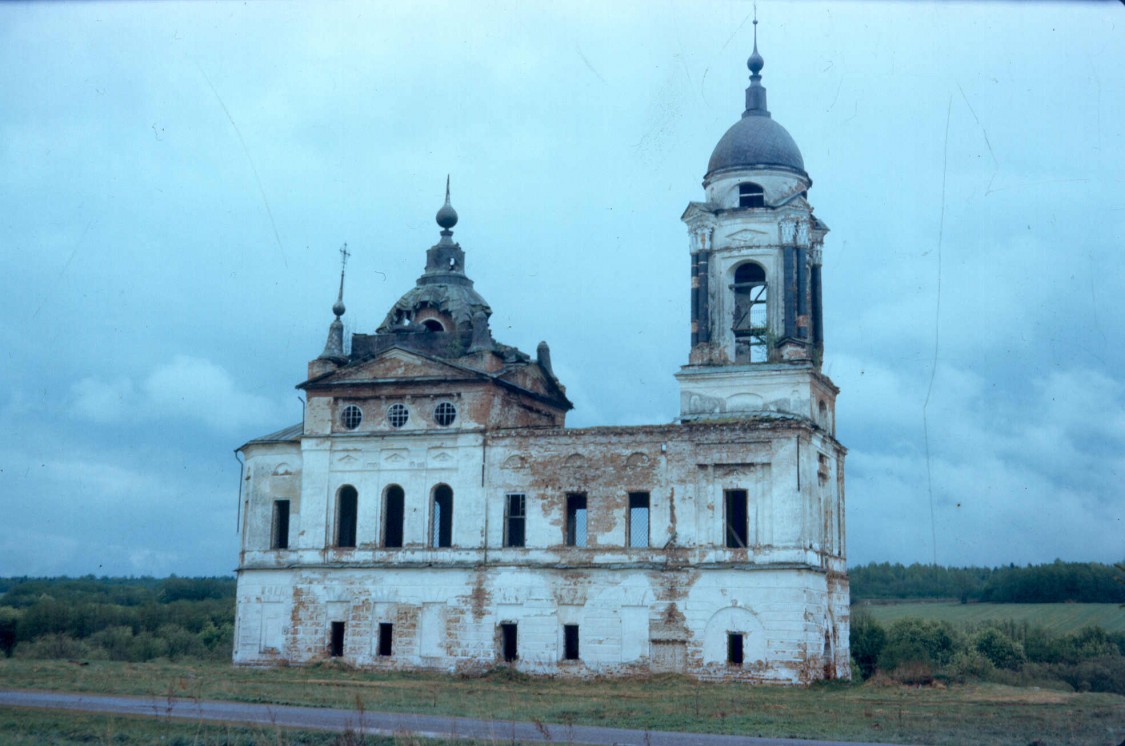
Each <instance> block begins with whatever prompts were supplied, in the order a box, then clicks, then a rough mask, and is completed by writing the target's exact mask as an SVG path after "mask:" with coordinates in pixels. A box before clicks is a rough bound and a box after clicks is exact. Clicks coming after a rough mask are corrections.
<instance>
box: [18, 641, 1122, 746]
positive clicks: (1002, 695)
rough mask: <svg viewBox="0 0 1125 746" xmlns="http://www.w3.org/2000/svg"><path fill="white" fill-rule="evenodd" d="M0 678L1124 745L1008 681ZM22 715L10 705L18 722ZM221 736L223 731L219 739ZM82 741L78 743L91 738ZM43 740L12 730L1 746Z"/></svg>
mask: <svg viewBox="0 0 1125 746" xmlns="http://www.w3.org/2000/svg"><path fill="white" fill-rule="evenodd" d="M0 685H2V686H6V687H13V688H24V689H54V690H60V691H82V692H98V693H109V694H149V695H157V696H162V697H163V696H169V695H170V696H177V697H189V698H191V697H195V698H200V699H226V700H236V701H244V702H272V703H279V704H294V705H312V706H332V707H342V708H349V709H356V708H357V707H360V706H362V708H363V709H364V710H366V711H369V712H371V711H379V710H389V711H397V712H417V713H423V714H447V715H461V716H466V717H478V718H490V719H496V720H502V721H503V720H521V721H535V720H539V721H541V722H545V723H557V724H562V725H568V724H575V725H609V726H615V727H623V728H638V729H648V730H684V731H697V732H705V733H734V734H742V735H750V736H770V737H793V738H819V739H836V740H851V741H884V742H886V741H891V742H896V743H930V744H965V743H974V744H1013V745H1015V744H1018V745H1019V746H1025V745H1026V744H1028V743H1031V742H1032V741H1035V740H1036V739H1039V740H1041V741H1043V742H1044V743H1088V744H1102V743H1104V744H1112V745H1116V744H1119V743H1120V742H1121V741H1122V739H1125V697H1122V696H1120V695H1114V694H1091V693H1074V692H1064V691H1057V690H1050V689H1046V688H1042V689H1039V688H1014V687H1006V686H1000V685H996V684H980V685H965V686H951V687H948V688H946V687H920V688H919V687H906V686H898V685H875V684H872V683H868V684H864V685H849V684H846V683H832V684H825V685H818V686H813V687H809V688H800V687H779V686H747V685H745V684H734V683H701V682H697V681H693V680H691V679H687V678H684V677H678V676H659V677H651V678H635V679H591V680H587V681H581V680H574V679H562V678H528V677H524V676H519V675H512V674H507V673H498V674H494V675H491V676H486V677H481V678H461V677H456V676H449V675H443V674H432V673H411V674H391V673H374V672H361V671H354V670H350V669H346V668H342V667H338V666H331V665H324V666H313V667H308V668H277V669H245V668H234V667H232V666H230V665H227V664H219V663H193V664H187V663H167V662H155V661H154V662H150V663H115V662H109V661H91V662H89V664H88V665H77V664H75V663H71V662H67V661H45V660H21V659H0ZM12 712H13V710H7V711H5V710H4V709H3V708H0V714H4V715H5V716H6V717H12V715H11V713H12ZM43 717H44V718H46V719H47V720H48V722H50V723H54V724H55V725H54V726H52V727H62V726H61V725H59V723H63V724H66V723H68V722H69V721H70V720H71V719H72V717H73V718H80V717H88V716H78V715H75V716H67V715H60V714H57V713H45V714H44V715H43ZM120 720H121V719H120V718H118V719H117V721H120ZM2 724H3V721H2V720H0V726H2ZM28 727H29V728H30V727H31V726H28ZM89 727H91V728H94V729H93V730H91V731H90V740H91V742H95V743H109V742H116V737H115V740H113V741H105V740H104V734H105V732H106V731H105V730H104V728H105V727H108V726H105V725H104V724H101V725H97V726H96V727H94V726H89ZM113 727H115V728H116V727H118V726H113ZM120 727H122V728H123V727H124V726H120ZM185 727H190V726H185ZM32 732H34V731H32ZM209 733H210V732H209ZM219 736H221V734H219V733H213V734H212V735H209V736H208V738H211V737H214V738H216V739H218V738H219ZM73 738H74V740H75V741H77V740H78V738H79V736H74V737H73ZM286 738H288V736H286ZM31 742H34V741H18V740H13V741H5V740H3V739H2V738H0V743H31ZM70 742H71V741H66V740H60V741H58V743H70ZM133 742H143V740H142V741H133ZM183 742H185V743H221V742H224V741H221V740H211V741H208V740H206V739H200V740H198V741H193V740H190V739H189V740H187V741H183ZM231 742H232V743H233V742H238V741H233V740H232V741H231ZM251 742H254V741H251ZM271 742H272V741H271ZM277 742H279V743H292V742H299V741H296V740H295V739H294V740H289V741H287V740H284V739H279V740H278V741H277Z"/></svg>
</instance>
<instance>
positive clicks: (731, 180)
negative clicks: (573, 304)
mask: <svg viewBox="0 0 1125 746" xmlns="http://www.w3.org/2000/svg"><path fill="white" fill-rule="evenodd" d="M757 23H758V21H757V20H756V19H755V21H754V51H753V54H751V55H750V59H749V60H748V61H747V67H748V68H749V69H750V85H749V87H748V88H747V89H746V109H745V111H743V113H742V117H741V119H739V121H737V122H735V124H734V125H733V126H732V127H731V128H730V129H728V130H727V132H726V134H724V135H723V137H722V139H720V140H719V143H718V145H716V146H715V149H714V151H713V152H712V153H711V159H710V161H709V162H708V164H707V173H706V174H705V175H704V177H703V189H704V192H705V197H706V201H704V202H692V203H691V204H689V205H688V207H687V210H685V211H684V214H683V218H682V219H683V221H684V223H685V224H686V225H687V227H688V234H689V236H690V251H691V353H690V356H689V359H688V364H687V365H686V366H684V367H683V368H682V369H681V370H680V372H679V373H677V374H676V378H677V379H678V380H679V382H680V394H681V395H680V418H681V420H684V421H692V420H704V419H715V418H720V419H722V418H730V417H738V416H744V415H751V414H761V413H768V412H776V413H783V414H788V415H796V416H799V417H807V418H809V419H811V420H812V421H813V422H815V423H816V424H818V425H819V426H820V427H822V428H823V429H825V430H827V431H828V432H830V433H832V432H834V409H835V398H836V393H837V392H838V389H837V388H836V387H835V385H833V384H832V382H831V381H830V380H829V379H828V378H827V377H826V376H824V375H823V374H822V373H821V357H822V354H823V351H824V322H823V313H822V310H821V251H822V246H823V243H824V237H825V235H826V234H827V233H828V226H826V225H825V224H824V223H822V222H821V221H820V220H819V219H818V218H817V217H816V216H815V215H813V208H812V206H811V205H810V204H809V202H808V193H809V189H810V188H811V187H812V179H811V178H810V177H809V175H808V173H807V172H806V171H805V163H804V159H803V158H802V156H801V151H800V150H799V149H798V147H797V143H796V142H794V141H793V138H792V137H791V136H790V134H789V133H788V132H787V131H786V130H785V128H784V127H782V126H781V125H780V124H778V123H777V122H776V121H775V120H774V119H773V117H772V116H771V115H770V111H769V108H768V107H767V105H766V89H765V87H763V86H762V68H763V67H765V60H764V59H763V58H762V56H761V55H760V54H759V53H758V39H757Z"/></svg>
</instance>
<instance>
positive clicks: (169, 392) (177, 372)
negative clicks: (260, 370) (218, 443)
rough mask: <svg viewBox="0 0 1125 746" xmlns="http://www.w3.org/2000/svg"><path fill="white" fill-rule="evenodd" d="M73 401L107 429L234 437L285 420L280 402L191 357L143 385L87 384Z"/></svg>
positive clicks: (77, 387)
mask: <svg viewBox="0 0 1125 746" xmlns="http://www.w3.org/2000/svg"><path fill="white" fill-rule="evenodd" d="M71 397H72V401H73V409H74V413H75V414H77V415H78V416H79V417H81V418H83V419H87V420H91V421H93V422H97V423H101V424H113V423H121V422H135V421H136V420H137V419H138V418H142V417H151V418H156V419H164V420H179V421H195V422H200V423H202V424H204V425H206V426H207V427H210V428H213V429H215V430H219V431H223V432H229V431H232V430H237V429H245V428H247V427H267V426H273V425H274V424H276V423H277V422H278V421H279V418H281V417H282V413H281V408H280V406H279V405H278V404H277V403H276V402H275V401H273V400H271V399H269V398H267V397H264V396H259V395H257V394H252V393H249V392H247V391H244V390H242V389H240V388H239V387H238V385H237V384H236V382H235V380H234V379H233V378H232V377H231V375H230V373H228V372H227V371H226V369H225V368H223V367H222V366H220V365H217V364H215V363H213V362H211V361H210V360H206V359H203V358H198V357H191V356H187V355H176V356H175V357H174V358H173V359H172V361H171V362H168V363H165V364H163V365H160V366H158V367H157V368H156V369H154V370H153V371H152V372H151V373H150V374H149V375H148V376H146V377H145V378H144V379H143V380H142V381H141V382H140V384H139V385H136V384H134V382H133V381H132V380H131V379H129V378H117V379H114V380H112V381H103V380H100V379H97V378H84V379H82V380H81V381H79V382H78V383H76V384H74V385H73V386H72V387H71Z"/></svg>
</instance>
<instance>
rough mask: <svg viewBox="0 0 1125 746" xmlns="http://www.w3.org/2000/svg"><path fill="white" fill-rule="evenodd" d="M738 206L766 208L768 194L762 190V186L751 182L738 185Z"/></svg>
mask: <svg viewBox="0 0 1125 746" xmlns="http://www.w3.org/2000/svg"><path fill="white" fill-rule="evenodd" d="M738 206H739V207H765V206H766V192H765V190H764V189H762V187H761V185H760V184H755V183H753V182H751V181H747V182H744V183H742V184H739V185H738Z"/></svg>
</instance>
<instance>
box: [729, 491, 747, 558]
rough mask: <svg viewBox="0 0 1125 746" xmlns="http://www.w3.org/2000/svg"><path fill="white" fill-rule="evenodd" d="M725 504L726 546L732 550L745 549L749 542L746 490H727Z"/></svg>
mask: <svg viewBox="0 0 1125 746" xmlns="http://www.w3.org/2000/svg"><path fill="white" fill-rule="evenodd" d="M723 497H724V500H723V502H724V503H725V511H724V513H725V522H726V532H725V533H726V545H727V546H728V547H732V548H738V547H745V546H746V545H747V544H748V543H749V542H748V541H747V537H748V535H749V531H748V530H747V529H748V528H749V526H748V523H747V520H746V519H747V515H746V490H727V491H726V492H725V493H724V494H723Z"/></svg>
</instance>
